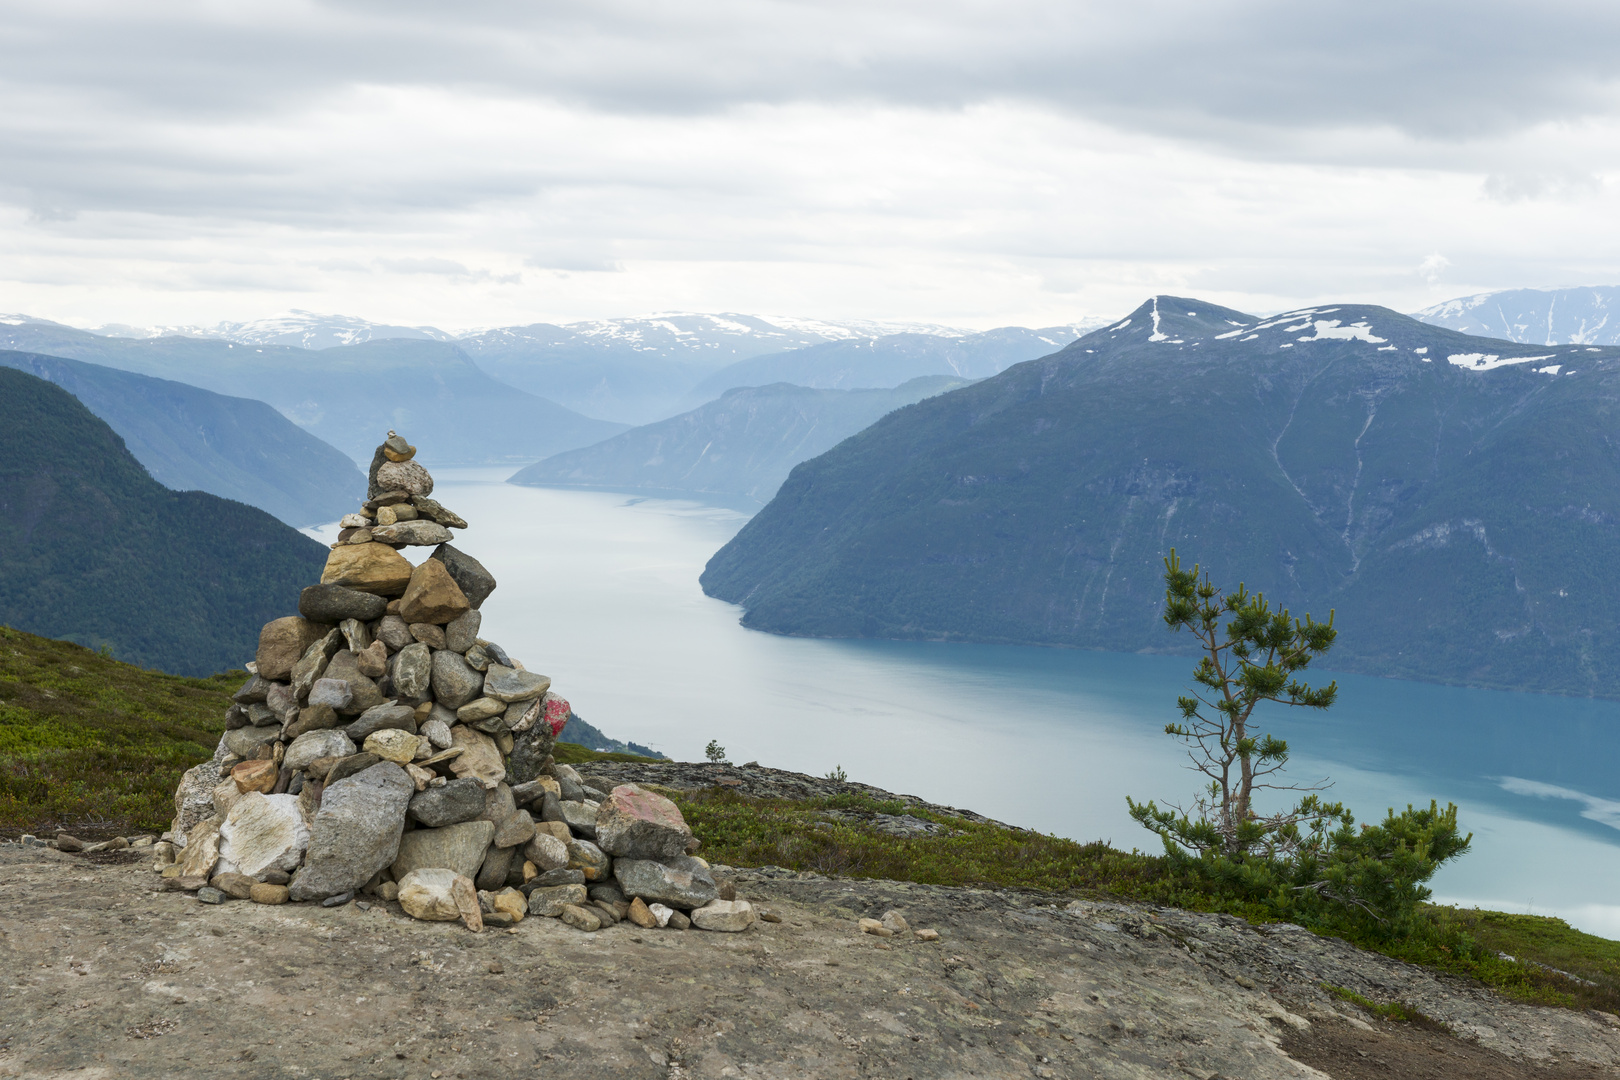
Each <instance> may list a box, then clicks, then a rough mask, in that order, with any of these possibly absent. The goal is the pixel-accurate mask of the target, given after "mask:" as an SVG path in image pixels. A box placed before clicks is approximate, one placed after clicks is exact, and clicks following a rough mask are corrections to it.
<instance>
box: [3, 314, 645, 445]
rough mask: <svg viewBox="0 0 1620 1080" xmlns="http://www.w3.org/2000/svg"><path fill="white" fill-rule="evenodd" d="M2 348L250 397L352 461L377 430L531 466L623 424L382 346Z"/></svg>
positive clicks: (49, 337)
mask: <svg viewBox="0 0 1620 1080" xmlns="http://www.w3.org/2000/svg"><path fill="white" fill-rule="evenodd" d="M0 347H6V348H12V349H19V350H23V351H27V352H39V353H45V354H48V355H51V356H66V357H70V358H72V359H75V360H86V361H89V362H91V363H95V364H103V365H105V366H107V367H114V368H120V369H122V370H125V371H135V372H139V373H141V374H144V375H153V376H157V377H159V378H165V379H174V380H177V381H179V382H186V383H190V384H192V385H193V386H201V387H204V388H205V389H209V390H213V391H215V392H216V393H221V394H232V395H236V396H241V397H252V398H258V399H259V400H261V401H266V402H269V403H270V404H271V405H273V406H275V408H276V409H277V410H278V411H279V412H281V413H282V415H284V416H286V417H287V418H288V419H290V420H292V421H293V422H294V423H296V424H297V425H298V426H299V427H302V428H304V429H305V430H306V431H309V432H310V433H312V434H314V435H316V436H317V437H319V438H321V439H323V440H325V441H326V442H328V443H331V444H332V445H333V446H335V447H337V448H338V449H339V450H342V451H343V452H344V453H346V454H348V455H349V456H350V457H351V458H354V459H355V460H356V461H369V460H370V457H371V452H372V449H373V448H374V447H375V445H376V442H377V429H378V428H379V427H381V428H384V429H386V428H389V427H394V428H399V429H401V430H406V429H411V430H417V431H425V430H431V431H433V432H434V448H435V451H436V453H437V454H438V455H439V457H438V460H439V461H441V462H513V463H517V462H530V461H537V460H539V459H540V458H543V457H546V456H548V455H550V454H554V453H557V452H558V451H560V450H567V449H570V448H572V447H575V446H588V445H590V444H591V443H595V442H600V441H601V440H603V439H606V438H608V437H609V436H612V435H616V434H618V433H619V432H620V431H623V430H624V429H625V427H626V426H627V425H624V424H615V423H610V422H608V421H604V420H593V419H591V418H590V417H586V416H581V415H580V414H578V413H576V412H574V411H573V410H571V409H567V408H564V407H563V406H561V405H558V404H557V403H556V402H554V401H549V400H547V399H545V398H541V397H535V396H534V395H532V394H527V393H524V392H523V391H522V390H518V389H516V388H514V387H511V386H507V385H506V384H504V383H501V382H497V381H496V380H494V379H492V378H490V377H489V376H488V375H487V374H485V373H484V372H483V371H482V370H480V369H479V368H478V366H477V365H476V364H474V363H473V362H472V361H471V360H470V359H468V357H467V355H466V354H465V353H464V352H462V351H461V350H460V349H459V348H457V347H456V346H455V345H453V344H450V343H447V342H440V341H420V340H419V341H413V340H407V339H385V340H378V341H367V342H363V343H361V344H358V345H346V346H341V347H337V348H331V349H321V350H319V351H317V350H312V349H297V348H292V347H289V346H284V345H265V346H262V347H260V346H244V345H236V344H234V343H232V342H228V341H206V340H201V339H197V338H183V337H166V338H154V339H151V340H132V339H125V338H108V337H100V336H97V335H95V334H91V333H89V332H87V331H84V330H74V329H72V328H70V327H63V326H56V325H54V324H44V323H21V324H17V325H0Z"/></svg>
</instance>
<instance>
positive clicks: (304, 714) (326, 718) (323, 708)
mask: <svg viewBox="0 0 1620 1080" xmlns="http://www.w3.org/2000/svg"><path fill="white" fill-rule="evenodd" d="M337 725H338V714H337V710H336V709H334V708H332V706H330V705H306V706H304V707H303V708H302V709H299V710H298V719H296V720H294V721H293V722H292V723H290V724H288V725H287V729H286V730H285V731H283V732H282V733H281V734H282V737H283V738H286V739H292V740H294V741H297V739H298V737H299V736H300V735H304V734H306V733H308V732H311V731H325V730H327V729H329V728H335V727H337Z"/></svg>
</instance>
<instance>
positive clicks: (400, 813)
mask: <svg viewBox="0 0 1620 1080" xmlns="http://www.w3.org/2000/svg"><path fill="white" fill-rule="evenodd" d="M333 771H334V772H336V769H335V768H334V770H333ZM415 791H416V788H415V785H413V784H412V783H411V780H410V777H408V776H406V775H405V770H404V769H402V768H400V767H399V766H398V765H395V764H394V763H393V762H388V761H383V762H378V763H377V764H375V765H372V766H371V767H370V768H367V769H364V770H362V771H361V772H358V773H356V774H354V775H353V776H346V777H344V778H342V779H339V780H337V781H329V782H328V783H327V785H326V787H325V789H324V790H323V791H322V792H321V795H320V810H318V811H317V812H316V814H315V822H314V825H313V827H312V828H311V829H310V840H309V850H308V853H307V854H306V856H305V860H304V868H303V869H302V870H300V871H298V875H297V876H296V877H294V878H293V880H292V883H291V886H290V888H291V896H292V898H293V899H294V900H322V899H325V898H326V897H328V896H336V895H338V894H339V893H344V892H350V891H352V890H354V889H358V888H359V887H360V886H362V885H364V884H365V883H366V882H368V881H370V880H371V878H372V876H373V875H374V874H376V873H377V871H379V870H381V869H382V868H383V867H385V866H387V865H388V864H390V863H391V862H393V861H394V859H395V858H396V857H397V856H398V854H399V844H400V834H401V833H402V832H403V830H404V827H405V808H406V806H407V805H409V803H410V799H411V796H412V795H413V794H414V793H415Z"/></svg>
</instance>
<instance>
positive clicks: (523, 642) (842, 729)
mask: <svg viewBox="0 0 1620 1080" xmlns="http://www.w3.org/2000/svg"><path fill="white" fill-rule="evenodd" d="M435 475H437V476H438V477H439V478H440V479H439V488H438V490H437V491H436V492H435V497H437V498H440V499H441V500H442V501H443V502H444V503H445V504H446V505H447V506H450V507H452V508H453V509H455V510H456V511H457V512H458V513H460V514H461V515H463V516H464V517H465V518H466V519H467V520H468V521H469V522H471V523H472V526H473V527H472V528H470V529H468V530H467V531H465V532H464V533H462V534H461V536H460V538H459V539H458V540H457V546H459V547H462V548H463V549H464V550H466V551H468V552H470V553H471V554H473V555H475V556H476V557H477V558H479V559H480V560H482V561H483V562H484V564H485V565H486V566H487V567H489V569H490V570H491V572H492V573H494V574H495V576H496V577H497V579H499V581H500V587H499V589H497V590H496V592H495V594H494V595H493V596H492V597H491V598H490V599H489V601H488V602H486V604H485V605H484V613H485V621H484V635H485V636H486V637H488V638H490V639H491V640H494V641H498V642H499V643H500V644H501V645H503V646H505V647H506V648H507V649H508V650H510V651H511V652H512V653H513V654H514V655H515V656H517V657H518V658H520V659H522V660H523V661H524V663H525V664H526V665H527V666H528V667H530V668H531V669H533V670H537V671H543V672H545V673H546V674H549V675H550V676H551V677H552V678H553V680H555V689H556V690H557V691H558V692H560V693H562V694H563V695H564V696H566V697H567V698H568V699H569V700H570V701H571V702H572V703H573V705H574V708H575V710H576V711H577V712H578V713H579V714H580V715H581V716H584V717H585V718H586V719H588V720H590V722H591V723H593V724H595V725H596V726H597V727H599V728H601V729H602V730H603V731H605V732H607V733H608V734H609V735H611V736H612V737H614V738H618V739H634V740H635V741H637V742H640V743H644V744H646V745H649V746H652V747H655V748H657V749H659V750H661V751H663V752H664V753H666V754H669V755H670V756H671V757H675V758H680V759H684V760H702V757H703V748H704V746H705V745H706V744H707V743H708V741H709V740H710V739H717V740H719V742H720V743H721V744H722V745H723V746H724V747H725V748H726V749H727V751H728V753H729V756H730V758H731V760H732V761H735V762H745V761H753V760H757V761H759V762H760V763H761V764H764V765H770V766H774V767H777V768H784V769H793V770H797V771H800V772H808V773H813V774H823V773H826V772H827V771H829V770H831V769H833V768H835V767H837V766H840V765H842V766H843V767H844V769H845V770H846V771H847V772H848V773H849V775H850V777H851V778H852V779H857V780H861V781H864V782H867V783H871V784H876V785H878V786H880V787H884V788H887V789H889V790H892V791H898V792H905V793H908V794H914V795H918V796H921V797H923V798H925V799H928V800H930V801H933V802H938V803H945V804H948V805H954V806H962V807H969V808H972V809H974V810H977V811H979V812H980V813H984V814H988V815H990V816H992V817H996V818H999V819H1001V820H1003V821H1007V822H1011V823H1013V824H1017V825H1021V826H1025V827H1029V828H1035V829H1040V830H1042V831H1044V832H1051V833H1057V834H1060V835H1063V836H1069V837H1073V838H1075V839H1079V840H1093V839H1098V838H1101V839H1106V840H1110V841H1112V842H1113V843H1115V844H1116V845H1123V846H1125V847H1133V846H1141V847H1154V846H1156V845H1157V840H1156V839H1155V838H1153V837H1151V836H1149V835H1148V834H1146V833H1145V832H1143V831H1142V830H1141V829H1140V827H1139V826H1137V825H1136V824H1135V823H1134V822H1132V821H1131V820H1130V819H1129V817H1127V815H1126V813H1125V796H1126V795H1131V796H1133V797H1137V798H1143V797H1156V798H1159V799H1160V800H1161V801H1164V800H1166V799H1168V800H1171V801H1179V800H1181V799H1183V798H1185V796H1186V795H1187V794H1188V793H1189V792H1190V791H1191V790H1192V789H1193V786H1194V781H1195V777H1194V774H1192V773H1190V772H1189V771H1187V769H1186V768H1185V767H1184V766H1185V764H1186V757H1185V754H1184V752H1183V751H1182V750H1181V749H1180V746H1179V744H1178V743H1177V742H1176V741H1174V740H1173V739H1171V738H1169V737H1167V736H1165V735H1164V734H1163V727H1164V724H1165V723H1166V722H1167V721H1169V720H1171V719H1173V718H1174V717H1175V699H1176V697H1177V695H1178V694H1180V693H1182V692H1183V691H1184V690H1185V688H1186V687H1187V685H1188V683H1189V679H1188V674H1189V672H1190V671H1191V668H1192V662H1191V661H1190V660H1187V659H1184V658H1178V657H1162V656H1138V655H1125V654H1117V653H1091V652H1077V651H1069V650H1058V649H1033V648H1021V647H1016V646H989V645H944V644H930V643H911V642H851V641H821V640H815V639H805V638H781V637H773V636H771V635H768V634H760V633H755V632H753V631H749V630H744V629H742V628H741V627H740V626H739V625H738V624H737V619H738V617H739V616H740V614H741V611H740V609H738V608H736V607H733V606H732V605H730V604H726V603H722V602H720V601H717V600H711V599H710V598H708V597H706V596H704V595H703V593H702V591H701V590H700V589H699V588H698V584H697V577H698V574H699V572H700V571H701V570H702V568H703V565H704V563H705V562H707V561H708V558H709V556H710V555H712V554H713V553H714V551H715V550H716V549H718V548H719V547H720V546H721V545H722V544H723V543H725V542H726V540H728V539H729V538H730V537H731V536H732V535H733V534H734V533H735V532H736V530H737V529H738V528H740V527H741V526H742V524H743V522H744V521H745V520H746V517H745V516H744V515H743V514H740V513H737V512H735V511H732V510H726V509H720V508H715V507H708V506H701V505H698V504H695V503H688V502H677V501H669V500H653V499H642V498H638V497H634V496H625V495H614V494H609V493H602V492H581V491H562V490H550V489H544V488H523V487H515V486H512V485H507V484H504V483H502V482H500V481H501V480H502V479H503V478H504V475H505V471H504V470H472V469H460V470H458V469H439V470H436V471H435ZM407 554H410V552H407ZM1342 632H1344V633H1352V632H1353V628H1342ZM1338 680H1339V687H1340V694H1339V703H1338V704H1337V705H1336V706H1334V708H1333V709H1332V710H1331V711H1329V712H1328V713H1325V714H1323V713H1315V712H1308V711H1305V710H1289V709H1286V708H1283V707H1277V708H1276V709H1275V710H1274V711H1273V712H1272V713H1271V714H1270V719H1269V720H1268V721H1267V723H1268V724H1269V726H1270V727H1271V730H1273V731H1274V732H1275V733H1276V734H1278V735H1279V736H1282V737H1284V738H1286V739H1287V740H1288V741H1289V744H1290V746H1291V748H1292V750H1293V759H1292V761H1291V762H1290V765H1289V776H1290V778H1291V779H1292V780H1294V781H1295V782H1301V783H1311V782H1315V781H1317V780H1318V779H1321V778H1323V777H1328V778H1331V779H1332V781H1333V787H1332V788H1331V789H1330V792H1329V795H1330V797H1331V798H1335V799H1342V800H1344V801H1345V802H1347V803H1348V804H1349V805H1350V806H1352V807H1353V808H1355V809H1356V810H1357V812H1358V817H1359V818H1360V819H1361V820H1364V821H1365V820H1370V819H1375V818H1381V817H1382V815H1383V812H1384V810H1385V808H1386V807H1389V806H1404V805H1405V804H1406V803H1408V802H1421V803H1427V801H1428V800H1429V799H1431V798H1436V799H1439V800H1440V801H1441V803H1442V804H1444V803H1445V802H1446V801H1448V800H1450V801H1453V802H1456V803H1457V804H1458V805H1459V806H1460V807H1461V808H1462V818H1463V824H1464V826H1465V827H1466V828H1468V829H1470V830H1472V831H1473V833H1474V849H1473V851H1472V852H1471V853H1470V854H1468V855H1467V856H1465V857H1464V858H1463V859H1461V860H1460V861H1459V862H1457V863H1456V864H1454V865H1452V866H1450V867H1448V868H1446V869H1445V870H1443V871H1442V872H1441V873H1440V874H1439V875H1438V876H1437V877H1436V879H1435V882H1434V885H1435V893H1436V897H1437V898H1438V899H1441V900H1445V901H1448V902H1456V903H1462V904H1469V905H1472V904H1479V905H1481V906H1488V907H1494V908H1498V909H1502V910H1510V911H1534V912H1537V913H1540V914H1557V915H1560V916H1562V917H1564V918H1566V919H1568V920H1570V921H1571V922H1572V923H1574V924H1575V925H1577V926H1580V927H1582V928H1583V929H1586V930H1589V931H1591V932H1593V933H1600V934H1604V935H1605V936H1610V937H1620V857H1617V856H1620V831H1617V830H1620V775H1617V773H1616V769H1615V760H1616V751H1617V749H1620V703H1617V702H1607V701H1601V702H1600V701H1589V700H1582V699H1571V698H1556V697H1547V696H1542V695H1534V694H1514V693H1505V692H1499V691H1488V690H1470V689H1461V688H1456V687H1444V686H1432V685H1428V684H1423V683H1411V682H1400V681H1396V680H1386V679H1372V678H1366V677H1361V676H1353V675H1348V676H1347V675H1339V676H1338Z"/></svg>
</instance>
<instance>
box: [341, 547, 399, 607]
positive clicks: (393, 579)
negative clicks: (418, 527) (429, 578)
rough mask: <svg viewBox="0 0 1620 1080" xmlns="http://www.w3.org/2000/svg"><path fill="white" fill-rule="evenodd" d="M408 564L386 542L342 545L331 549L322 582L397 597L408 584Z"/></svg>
mask: <svg viewBox="0 0 1620 1080" xmlns="http://www.w3.org/2000/svg"><path fill="white" fill-rule="evenodd" d="M411 570H412V567H411V564H410V563H409V562H408V561H407V560H406V558H405V556H403V555H401V554H400V553H399V552H397V551H395V550H394V549H393V548H391V547H389V546H388V545H387V544H379V543H376V542H371V543H367V544H344V545H342V546H340V547H335V548H333V549H332V553H331V554H330V555H328V556H327V557H326V569H325V570H324V571H322V572H321V584H322V585H344V586H347V587H348V588H350V589H354V590H357V591H359V592H368V593H373V594H375V595H377V596H398V595H399V594H400V593H402V592H404V591H405V587H406V586H407V585H409V584H410V583H411Z"/></svg>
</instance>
